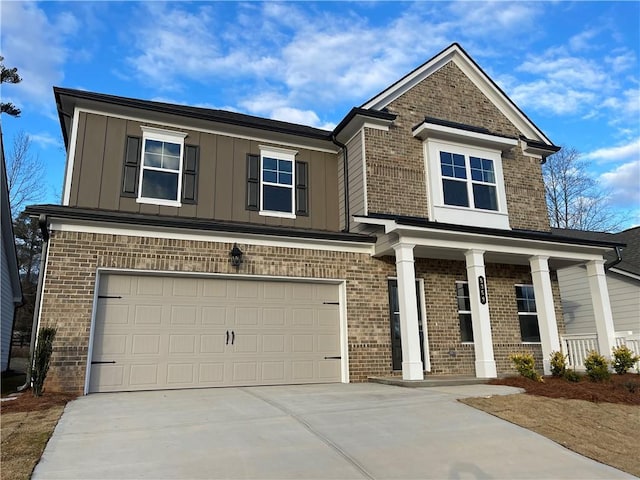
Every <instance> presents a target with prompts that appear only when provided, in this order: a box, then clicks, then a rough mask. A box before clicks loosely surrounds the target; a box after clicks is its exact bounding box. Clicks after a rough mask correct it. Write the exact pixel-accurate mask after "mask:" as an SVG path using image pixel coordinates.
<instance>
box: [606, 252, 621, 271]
mask: <svg viewBox="0 0 640 480" xmlns="http://www.w3.org/2000/svg"><path fill="white" fill-rule="evenodd" d="M615 251H616V257H617V258H616V259H615V260H613V261H612V262H610V263H605V265H604V271H605V272H606V271H608V270H609V269H610V268H613V267H615V266H616V265H617V264H619V263H620V262H621V261H622V253H621V252H622V247H615Z"/></svg>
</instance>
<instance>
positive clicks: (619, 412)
mask: <svg viewBox="0 0 640 480" xmlns="http://www.w3.org/2000/svg"><path fill="white" fill-rule="evenodd" d="M491 383H497V384H501V385H511V386H516V387H520V388H524V389H525V390H526V392H527V394H518V395H506V396H494V397H488V398H468V399H462V400H461V402H463V403H465V404H467V405H470V406H472V407H475V408H478V409H480V410H483V411H485V412H487V413H490V414H492V415H495V416H497V417H499V418H502V419H504V420H507V421H509V422H511V423H515V424H516V425H520V426H521V427H524V428H527V429H529V430H532V431H534V432H536V433H539V434H540V435H544V436H545V437H547V438H549V439H551V440H553V441H555V442H557V443H559V444H560V445H563V446H565V447H566V448H569V449H571V450H573V451H575V452H577V453H579V454H581V455H584V456H586V457H589V458H593V459H594V460H597V461H599V462H601V463H605V464H607V465H611V466H612V467H615V468H618V469H620V470H624V471H625V472H628V473H631V474H633V475H636V476H640V456H638V432H639V431H640V375H637V374H627V375H624V376H618V375H614V376H612V377H611V381H610V382H602V383H595V382H590V381H588V380H586V379H583V380H582V381H581V382H578V383H572V382H567V381H566V380H562V379H555V378H545V381H544V383H541V382H534V381H532V380H529V379H526V378H522V377H510V378H505V379H498V380H495V381H492V382H491Z"/></svg>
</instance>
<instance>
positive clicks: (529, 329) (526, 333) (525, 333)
mask: <svg viewBox="0 0 640 480" xmlns="http://www.w3.org/2000/svg"><path fill="white" fill-rule="evenodd" d="M516 301H517V303H518V319H519V320H520V336H521V337H522V341H523V342H540V329H539V328H538V314H537V313H536V297H535V295H534V292H533V285H516Z"/></svg>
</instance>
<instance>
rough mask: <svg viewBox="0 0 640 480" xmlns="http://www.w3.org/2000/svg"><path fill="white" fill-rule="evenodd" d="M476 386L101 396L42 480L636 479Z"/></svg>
mask: <svg viewBox="0 0 640 480" xmlns="http://www.w3.org/2000/svg"><path fill="white" fill-rule="evenodd" d="M511 391H512V390H511V389H509V388H508V387H497V386H487V385H474V386H466V387H437V388H422V389H409V388H400V387H393V386H387V385H378V384H350V385H345V384H335V385H309V386H285V387H252V388H217V389H204V390H181V391H161V392H137V393H116V394H97V395H90V396H87V397H83V398H80V399H78V400H76V401H74V402H71V403H70V404H68V405H67V408H66V410H65V413H64V415H63V416H62V418H61V420H60V423H59V424H58V426H57V427H56V430H55V433H54V434H53V436H52V438H51V440H50V441H49V444H48V445H47V448H46V450H45V453H44V455H43V457H42V460H41V461H40V463H39V464H38V466H37V467H36V469H35V472H34V476H33V477H32V478H34V479H36V480H38V479H118V480H123V479H142V478H153V479H161V478H180V479H198V478H202V479H216V478H217V479H236V478H242V479H247V478H251V479H312V478H313V479H361V478H369V479H371V478H375V479H392V478H404V479H418V478H437V479H445V478H446V479H472V478H473V479H476V478H500V479H506V478H510V479H511V478H536V479H542V478H553V479H558V478H579V479H586V478H588V479H594V478H603V479H604V478H606V479H614V478H634V477H631V476H630V475H627V474H625V473H623V472H620V471H619V470H616V469H613V468H611V467H608V466H605V465H602V464H599V463H597V462H594V461H592V460H589V459H587V458H585V457H582V456H580V455H578V454H576V453H573V452H571V451H569V450H567V449H565V448H563V447H561V446H559V445H557V444H555V443H554V442H552V441H550V440H547V439H546V438H544V437H541V436H539V435H537V434H535V433H532V432H530V431H528V430H525V429H523V428H520V427H517V426H515V425H512V424H510V423H508V422H505V421H502V420H499V419H497V418H495V417H493V416H491V415H488V414H486V413H483V412H480V411H478V410H475V409H473V408H471V407H468V406H466V405H463V404H461V403H459V402H457V401H456V398H460V397H464V396H482V395H492V394H499V393H507V392H511Z"/></svg>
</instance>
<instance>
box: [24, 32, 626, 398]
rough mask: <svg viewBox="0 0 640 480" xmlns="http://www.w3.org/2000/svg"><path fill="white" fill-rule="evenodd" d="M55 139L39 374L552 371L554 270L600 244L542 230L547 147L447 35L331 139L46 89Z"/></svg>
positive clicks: (359, 375) (298, 379)
mask: <svg viewBox="0 0 640 480" xmlns="http://www.w3.org/2000/svg"><path fill="white" fill-rule="evenodd" d="M54 93H55V98H56V103H57V107H58V112H59V115H60V122H61V126H62V132H63V136H64V140H65V143H66V146H67V150H68V158H67V165H66V173H65V181H64V188H63V202H62V205H36V206H31V207H29V208H28V211H29V213H30V214H31V215H33V216H38V217H39V218H40V220H41V225H42V226H43V230H44V233H45V238H48V241H47V243H46V246H45V247H46V252H45V256H46V266H45V269H44V275H45V276H44V279H43V282H42V288H41V291H40V294H39V295H40V298H41V302H40V308H39V325H55V326H56V327H57V331H58V333H57V336H56V340H55V344H54V354H53V358H52V363H51V370H50V373H49V377H48V388H51V389H60V390H66V391H75V392H81V393H90V392H105V391H120V390H145V389H146V390H148V389H169V388H192V387H209V386H231V385H273V384H287V383H314V382H361V381H367V379H368V378H369V377H371V376H389V375H394V374H397V375H400V374H401V375H402V377H403V378H404V379H406V380H409V381H411V380H420V379H422V378H423V377H424V375H425V373H426V374H428V375H437V374H441V375H447V374H449V375H450V374H460V375H469V376H476V377H480V378H492V377H496V376H497V375H498V374H501V373H506V372H510V371H511V365H510V362H509V359H508V355H509V354H510V353H511V352H513V351H522V350H528V351H532V352H533V353H534V354H535V357H536V359H537V361H538V365H543V366H544V370H545V371H548V370H549V362H548V358H549V354H550V353H551V352H552V351H554V350H559V349H560V340H559V336H560V334H563V333H564V331H565V326H564V319H563V316H562V311H561V305H560V295H559V289H558V282H557V278H556V270H557V269H558V268H562V267H568V266H571V265H578V264H586V266H587V270H588V272H589V273H588V274H589V275H590V276H591V277H592V278H593V279H594V281H593V282H591V283H590V292H591V295H592V296H593V297H596V298H598V299H600V302H599V303H598V308H597V311H596V312H595V318H596V324H597V333H598V341H599V342H600V343H601V344H602V350H603V351H610V350H611V349H610V348H609V346H610V345H613V342H614V331H613V323H612V319H611V309H610V306H609V302H608V294H607V290H606V281H605V272H604V259H603V255H605V254H606V253H607V252H609V251H611V250H612V249H613V248H614V247H615V246H616V245H618V244H617V243H615V242H607V241H600V240H598V241H593V240H582V239H572V238H567V237H564V236H561V235H556V234H554V233H552V232H551V229H550V227H549V220H548V217H547V209H546V206H545V200H544V186H543V183H542V174H541V163H543V162H544V161H545V159H546V157H547V156H548V155H550V154H552V153H554V152H556V151H557V150H558V147H557V146H555V145H554V144H553V143H552V142H551V141H550V140H549V139H548V138H547V137H546V136H545V134H544V133H543V132H542V131H541V130H540V129H539V128H538V127H537V126H536V125H534V124H533V122H532V121H531V120H530V119H529V118H528V117H527V116H526V115H525V114H524V113H523V112H522V111H521V110H520V109H519V108H518V107H517V106H516V105H515V104H514V103H513V102H512V101H511V100H510V99H509V98H508V97H507V96H506V95H505V93H504V92H503V91H502V90H501V89H500V88H499V87H498V86H497V85H496V84H495V83H494V82H493V81H492V80H491V79H490V78H489V77H488V76H487V75H486V74H485V73H484V72H483V71H482V69H481V68H480V67H479V66H478V65H477V64H476V63H475V62H474V61H473V60H472V59H471V58H470V57H469V56H468V54H467V53H466V52H465V51H464V50H463V49H462V48H461V47H460V46H459V45H458V44H453V45H451V46H449V47H448V48H446V49H445V50H443V51H442V52H440V53H438V54H437V55H436V56H434V57H433V58H431V59H430V60H428V61H427V62H426V63H424V64H423V65H421V66H419V67H418V68H416V69H415V70H413V71H412V72H410V73H409V74H407V75H405V76H404V77H402V78H401V79H400V80H398V81H397V82H395V83H394V84H393V85H391V86H389V87H388V88H386V89H385V90H384V91H382V92H380V93H379V94H377V95H376V96H375V97H373V98H371V99H370V100H367V101H366V102H365V103H364V104H363V105H361V106H360V107H357V108H353V109H352V110H351V111H350V112H349V113H348V114H347V115H346V116H345V118H344V119H343V120H342V121H341V122H340V123H339V124H338V125H337V126H336V128H335V129H334V130H333V131H326V130H320V129H316V128H311V127H307V126H302V125H296V124H291V123H286V122H281V121H275V120H269V119H265V118H258V117H253V116H249V115H244V114H239V113H234V112H227V111H220V110H210V109H203V108H194V107H188V106H181V105H171V104H166V103H159V102H151V101H145V100H138V99H132V98H123V97H117V96H112V95H105V94H101V93H93V92H87V91H78V90H70V89H66V88H55V89H54Z"/></svg>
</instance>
